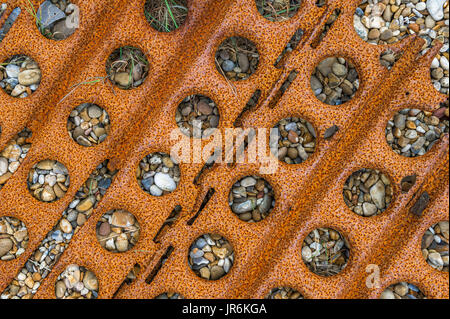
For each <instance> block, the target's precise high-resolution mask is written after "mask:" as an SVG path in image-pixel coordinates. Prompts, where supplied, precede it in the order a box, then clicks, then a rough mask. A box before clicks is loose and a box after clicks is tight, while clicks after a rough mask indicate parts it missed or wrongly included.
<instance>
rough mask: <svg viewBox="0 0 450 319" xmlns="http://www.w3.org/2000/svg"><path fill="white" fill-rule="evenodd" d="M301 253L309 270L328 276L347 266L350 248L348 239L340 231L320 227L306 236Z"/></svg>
mask: <svg viewBox="0 0 450 319" xmlns="http://www.w3.org/2000/svg"><path fill="white" fill-rule="evenodd" d="M301 254H302V259H303V262H304V263H305V264H306V266H307V267H308V268H309V270H311V271H312V272H313V273H315V274H317V275H319V276H325V277H328V276H333V275H336V274H338V273H339V272H341V271H342V270H343V269H344V268H345V266H346V265H347V261H348V258H349V256H350V248H349V245H348V243H347V240H346V239H345V238H344V237H343V236H342V235H341V234H340V233H339V232H338V231H336V230H334V229H331V228H318V229H315V230H314V231H312V232H311V233H310V234H309V235H308V236H306V238H305V240H304V241H303V245H302V251H301Z"/></svg>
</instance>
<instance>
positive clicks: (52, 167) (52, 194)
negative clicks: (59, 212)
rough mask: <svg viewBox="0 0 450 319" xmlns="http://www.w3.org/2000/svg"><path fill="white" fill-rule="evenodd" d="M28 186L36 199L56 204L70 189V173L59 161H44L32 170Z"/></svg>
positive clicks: (29, 174)
mask: <svg viewBox="0 0 450 319" xmlns="http://www.w3.org/2000/svg"><path fill="white" fill-rule="evenodd" d="M27 184H28V190H29V191H30V193H31V195H33V197H34V198H36V199H37V200H40V201H42V202H47V203H50V202H54V201H57V200H58V199H60V198H62V197H63V196H64V195H65V194H66V192H67V189H68V188H69V185H70V178H69V171H68V170H67V168H66V167H65V166H64V165H63V164H61V163H60V162H58V161H54V160H49V159H47V160H43V161H40V162H39V163H37V164H35V165H34V166H33V167H32V168H31V170H30V172H29V173H28V180H27Z"/></svg>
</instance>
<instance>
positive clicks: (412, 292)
mask: <svg viewBox="0 0 450 319" xmlns="http://www.w3.org/2000/svg"><path fill="white" fill-rule="evenodd" d="M380 299H427V297H426V296H425V295H424V293H423V292H422V291H420V289H419V288H417V286H415V285H413V284H410V283H407V282H404V281H402V282H399V283H396V284H393V285H390V286H389V287H387V288H386V289H385V290H384V291H383V292H382V293H381V296H380Z"/></svg>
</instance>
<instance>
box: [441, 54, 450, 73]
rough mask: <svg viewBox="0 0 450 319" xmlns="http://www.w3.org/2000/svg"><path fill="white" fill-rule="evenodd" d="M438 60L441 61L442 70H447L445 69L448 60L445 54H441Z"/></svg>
mask: <svg viewBox="0 0 450 319" xmlns="http://www.w3.org/2000/svg"><path fill="white" fill-rule="evenodd" d="M439 62H440V63H441V67H442V68H443V69H444V70H447V71H448V67H449V65H448V60H447V58H446V57H445V56H441V59H440V60H439Z"/></svg>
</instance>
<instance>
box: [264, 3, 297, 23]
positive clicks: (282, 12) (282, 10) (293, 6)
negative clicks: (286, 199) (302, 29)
mask: <svg viewBox="0 0 450 319" xmlns="http://www.w3.org/2000/svg"><path fill="white" fill-rule="evenodd" d="M300 4H301V0H256V7H257V8H258V12H259V13H260V14H261V15H262V16H263V17H264V18H266V19H267V20H270V21H285V20H289V19H290V18H292V17H293V16H294V15H295V14H296V13H297V11H298V9H299V8H300Z"/></svg>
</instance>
